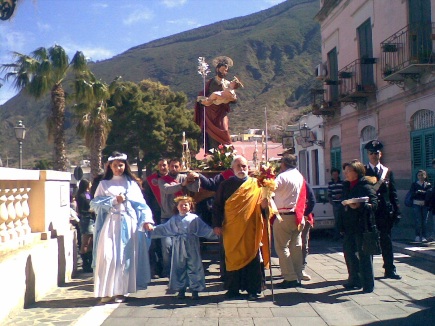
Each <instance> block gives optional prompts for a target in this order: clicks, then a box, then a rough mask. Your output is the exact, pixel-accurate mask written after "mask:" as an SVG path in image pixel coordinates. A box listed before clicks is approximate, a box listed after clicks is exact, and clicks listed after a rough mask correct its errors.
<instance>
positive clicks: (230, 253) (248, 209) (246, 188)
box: [222, 178, 269, 271]
mask: <svg viewBox="0 0 435 326" xmlns="http://www.w3.org/2000/svg"><path fill="white" fill-rule="evenodd" d="M260 200H261V188H260V187H259V186H258V184H257V180H256V179H254V178H248V179H247V180H246V181H245V182H244V183H243V184H242V185H241V186H240V187H239V188H238V189H237V190H236V191H235V192H234V193H233V194H232V195H231V197H230V198H228V199H227V201H226V202H225V218H224V222H223V225H222V228H223V229H222V231H223V234H222V235H223V243H224V248H225V262H226V269H227V271H236V270H239V269H242V268H243V267H245V266H246V265H248V264H249V263H250V262H251V261H252V260H253V259H254V258H255V256H256V255H257V253H258V250H259V249H260V245H261V244H262V246H261V253H262V257H263V261H264V264H265V266H267V265H268V264H269V241H268V239H267V230H266V227H265V223H264V221H263V218H262V215H261V207H260Z"/></svg>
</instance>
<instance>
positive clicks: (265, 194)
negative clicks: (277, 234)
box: [254, 162, 282, 221]
mask: <svg viewBox="0 0 435 326" xmlns="http://www.w3.org/2000/svg"><path fill="white" fill-rule="evenodd" d="M254 177H255V178H257V183H258V186H259V187H261V199H262V200H263V199H267V200H268V202H269V211H270V213H271V214H273V215H275V216H276V218H277V219H278V220H279V221H282V218H281V216H280V215H279V212H278V208H277V207H276V204H275V202H274V200H273V196H274V195H275V193H274V191H275V189H276V187H277V185H276V182H275V179H276V173H275V167H274V165H272V164H271V163H269V162H266V163H263V162H262V163H261V164H260V167H259V168H258V170H257V171H255V173H254Z"/></svg>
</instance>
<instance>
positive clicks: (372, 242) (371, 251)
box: [362, 212, 382, 255]
mask: <svg viewBox="0 0 435 326" xmlns="http://www.w3.org/2000/svg"><path fill="white" fill-rule="evenodd" d="M369 216H370V218H369V219H366V223H364V225H365V230H364V232H363V239H362V251H363V252H364V253H365V254H366V255H380V254H381V253H382V250H381V241H380V235H379V231H378V229H377V228H376V223H375V219H374V214H373V212H370V213H369ZM369 220H370V223H371V230H369V225H368V224H369Z"/></svg>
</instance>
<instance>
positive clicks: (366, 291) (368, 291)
mask: <svg viewBox="0 0 435 326" xmlns="http://www.w3.org/2000/svg"><path fill="white" fill-rule="evenodd" d="M363 292H364V293H372V292H373V288H363Z"/></svg>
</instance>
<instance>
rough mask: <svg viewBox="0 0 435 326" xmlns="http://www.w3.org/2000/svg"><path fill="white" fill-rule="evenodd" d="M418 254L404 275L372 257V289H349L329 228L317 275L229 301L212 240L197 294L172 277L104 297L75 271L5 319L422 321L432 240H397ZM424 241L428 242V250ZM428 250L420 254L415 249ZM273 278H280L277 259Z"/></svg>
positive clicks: (433, 304) (400, 258)
mask: <svg viewBox="0 0 435 326" xmlns="http://www.w3.org/2000/svg"><path fill="white" fill-rule="evenodd" d="M395 245H396V248H397V249H398V250H401V251H403V252H405V253H409V254H412V255H413V256H410V255H407V254H403V253H399V254H397V255H396V262H397V264H396V266H397V270H398V272H399V273H400V274H401V275H402V276H403V279H402V280H389V279H384V278H383V269H382V258H381V257H380V256H377V257H375V259H374V265H375V277H376V281H375V291H374V293H370V294H363V293H362V292H361V291H347V290H345V289H344V288H343V287H342V283H343V282H344V281H345V280H346V277H347V273H346V266H345V264H344V259H343V254H342V252H341V244H340V243H339V242H332V241H330V240H328V238H327V237H325V236H317V237H314V239H313V240H312V243H311V246H312V249H311V255H310V256H309V258H308V265H309V268H308V272H309V274H310V275H311V276H312V280H311V281H309V282H304V283H303V287H300V288H295V289H286V290H277V289H275V290H274V299H275V301H274V302H273V301H272V295H271V290H270V282H268V286H269V289H268V290H266V291H265V292H264V294H265V297H264V298H262V299H260V300H259V301H257V302H250V301H247V300H245V299H241V300H232V301H225V300H224V297H223V294H224V293H225V291H224V290H223V289H222V287H221V283H220V282H219V279H218V269H217V268H218V264H217V262H216V261H215V258H216V256H217V255H216V252H214V251H213V250H212V247H210V246H209V247H207V248H208V250H205V252H204V254H203V258H204V263H205V265H206V267H207V270H208V272H207V275H206V278H207V291H208V292H204V293H201V294H200V300H198V301H193V300H190V299H186V300H177V299H176V298H174V294H172V293H167V291H166V284H167V279H160V280H153V282H152V284H151V285H150V286H149V287H148V289H146V290H140V291H139V292H138V293H135V294H132V295H131V297H130V298H129V299H128V301H126V302H125V303H122V304H106V305H99V304H98V300H97V299H95V298H93V296H92V275H91V274H78V275H77V278H76V279H74V280H73V282H71V283H69V284H67V285H66V286H64V287H61V288H58V289H56V290H55V291H53V292H52V293H51V294H50V295H48V296H46V297H45V298H43V300H41V301H39V302H37V303H36V304H34V305H32V306H31V307H28V308H27V309H24V310H22V311H20V312H18V313H17V314H15V315H14V316H13V318H12V319H11V320H10V321H9V322H7V323H4V324H5V325H87V326H89V325H105V326H109V325H129V326H130V325H147V326H151V325H159V326H163V325H171V326H172V325H195V326H201V325H207V326H210V325H274V326H279V325H304V326H308V325H347V326H348V325H407V326H409V325H424V324H428V325H429V324H434V322H435V298H434V297H435V275H434V271H435V255H434V254H435V252H434V251H435V246H426V247H425V248H422V247H417V246H414V245H412V244H411V245H410V244H407V243H404V242H402V243H400V242H396V243H395ZM424 249H425V250H424ZM416 252H423V253H422V254H419V255H422V256H421V257H417V256H414V253H416ZM273 264H274V268H273V278H274V282H275V283H277V282H281V279H280V277H279V269H278V261H277V259H276V258H274V259H273Z"/></svg>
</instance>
